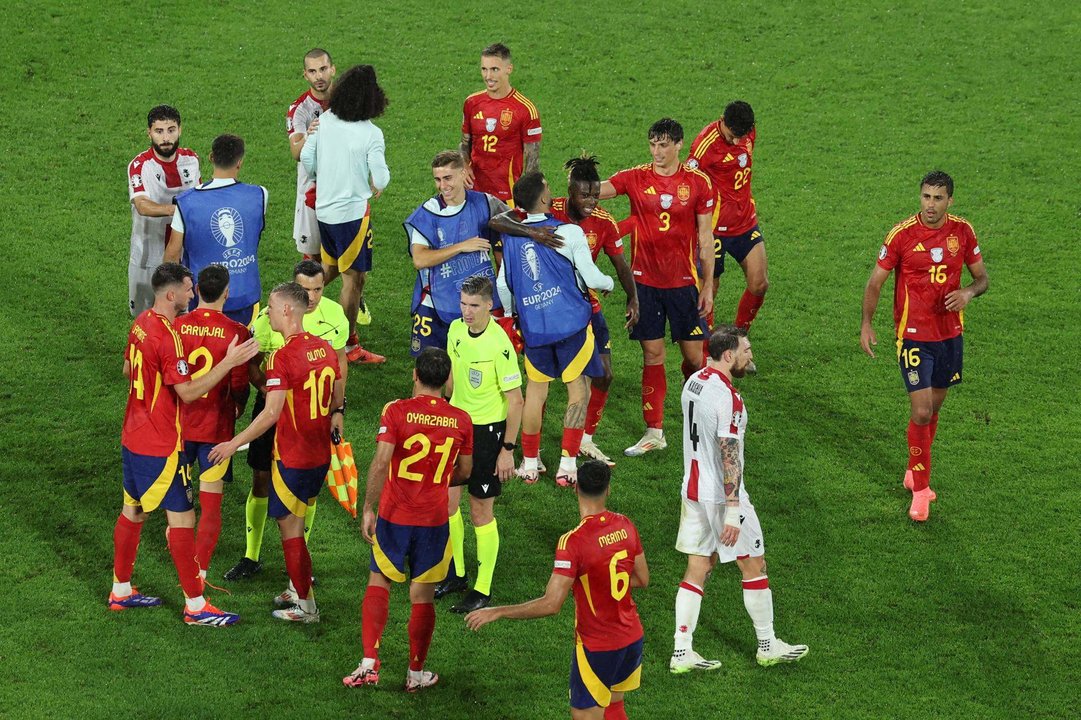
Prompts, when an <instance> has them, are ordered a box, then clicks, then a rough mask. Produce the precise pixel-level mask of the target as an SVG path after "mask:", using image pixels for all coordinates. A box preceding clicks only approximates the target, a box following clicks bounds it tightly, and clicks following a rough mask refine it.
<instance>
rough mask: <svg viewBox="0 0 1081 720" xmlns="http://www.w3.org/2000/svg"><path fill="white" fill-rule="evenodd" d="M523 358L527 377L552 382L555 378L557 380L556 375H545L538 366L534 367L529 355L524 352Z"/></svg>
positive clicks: (534, 380) (536, 380)
mask: <svg viewBox="0 0 1081 720" xmlns="http://www.w3.org/2000/svg"><path fill="white" fill-rule="evenodd" d="M522 360H524V361H525V376H526V377H527V378H529V379H530V380H532V381H533V382H543V383H546V382H552V381H553V380H555V378H554V377H549V376H548V375H545V374H544V373H542V372H541V371H540V370H538V369H537V368H535V367H533V363H531V362H529V356H528V355H526V354H525V353H524V352H523V353H522Z"/></svg>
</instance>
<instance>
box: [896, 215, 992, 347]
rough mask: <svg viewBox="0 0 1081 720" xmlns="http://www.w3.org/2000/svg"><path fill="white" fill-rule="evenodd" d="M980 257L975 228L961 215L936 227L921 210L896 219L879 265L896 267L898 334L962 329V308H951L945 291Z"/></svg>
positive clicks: (934, 335) (948, 333) (945, 335)
mask: <svg viewBox="0 0 1081 720" xmlns="http://www.w3.org/2000/svg"><path fill="white" fill-rule="evenodd" d="M982 259H983V258H982V257H981V256H980V246H979V245H978V244H977V243H976V233H975V232H974V231H973V230H972V226H971V225H969V224H968V221H967V220H965V219H964V218H962V217H958V216H957V215H947V216H946V222H945V223H944V224H943V225H942V227H940V228H938V229H937V230H936V229H933V228H929V227H927V226H926V225H924V224H923V220H922V219H921V218H920V216H919V214H916V215H913V216H912V217H910V218H908V219H907V220H905V221H903V222H900V223H898V224H897V225H895V226H894V228H893V229H892V230H890V232H889V234H888V235H886V240H885V242H884V243H883V244H882V249H881V250H880V251H879V253H878V266H879V267H880V268H882V269H883V270H896V271H897V272H896V273H895V278H896V279H895V281H894V288H893V322H894V324H895V325H896V326H897V338H898V339H899V340H901V339H904V338H908V339H910V340H924V341H936V340H948V339H949V338H952V337H957V336H958V335H960V334H961V331H962V330H963V329H964V325H965V314H964V311H962V312H950V311H949V310H947V309H946V295H948V294H949V293H951V292H953V291H954V290H956V289H957V288H959V287H961V268H962V267H963V266H964V265H972V264H973V263H976V262H979V261H981V260H982Z"/></svg>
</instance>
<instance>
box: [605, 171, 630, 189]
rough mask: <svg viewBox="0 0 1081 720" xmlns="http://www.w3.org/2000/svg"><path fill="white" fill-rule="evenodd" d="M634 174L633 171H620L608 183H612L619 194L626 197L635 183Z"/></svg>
mask: <svg viewBox="0 0 1081 720" xmlns="http://www.w3.org/2000/svg"><path fill="white" fill-rule="evenodd" d="M633 173H634V171H633V170H620V171H619V172H617V173H616V174H615V175H613V176H612V177H610V178H608V182H610V183H612V187H614V188H615V189H616V192H617V193H618V194H620V195H626V194H627V192H628V191H629V190H630V187H631V185H632V183H633Z"/></svg>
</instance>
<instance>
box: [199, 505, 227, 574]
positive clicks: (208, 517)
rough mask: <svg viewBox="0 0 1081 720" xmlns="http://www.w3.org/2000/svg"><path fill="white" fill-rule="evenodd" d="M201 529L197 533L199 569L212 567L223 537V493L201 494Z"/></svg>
mask: <svg viewBox="0 0 1081 720" xmlns="http://www.w3.org/2000/svg"><path fill="white" fill-rule="evenodd" d="M199 513H200V514H199V529H198V531H197V532H196V533H195V559H196V560H197V561H198V562H199V569H200V570H206V569H207V568H209V567H210V558H212V557H213V556H214V548H216V547H217V546H218V538H219V537H220V536H221V493H211V492H202V491H200V493H199Z"/></svg>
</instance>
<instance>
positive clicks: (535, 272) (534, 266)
mask: <svg viewBox="0 0 1081 720" xmlns="http://www.w3.org/2000/svg"><path fill="white" fill-rule="evenodd" d="M522 270H523V271H524V272H525V274H526V275H527V276H528V277H529V279H530V280H532V281H533V289H534V290H535V291H536V292H540V291H541V288H543V287H544V285H543V284H542V283H541V281H540V279H541V271H540V258H538V257H537V249H536V248H535V247H533V243H526V244H525V246H524V247H523V248H522Z"/></svg>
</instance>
